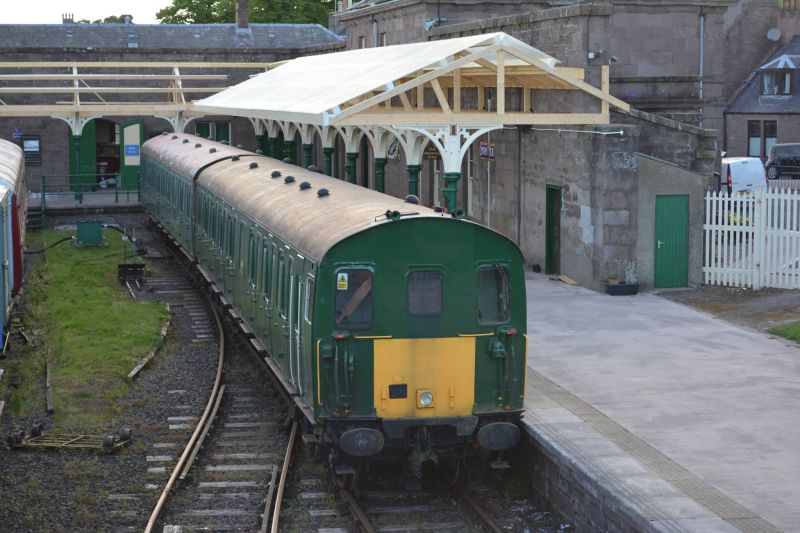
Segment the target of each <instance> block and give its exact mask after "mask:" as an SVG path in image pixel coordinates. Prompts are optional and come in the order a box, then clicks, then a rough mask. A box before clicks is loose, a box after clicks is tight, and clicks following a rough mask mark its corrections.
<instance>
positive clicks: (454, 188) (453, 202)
mask: <svg viewBox="0 0 800 533" xmlns="http://www.w3.org/2000/svg"><path fill="white" fill-rule="evenodd" d="M460 179H461V172H445V173H444V181H445V183H446V184H447V185H446V186H445V188H444V189H442V194H444V201H445V203H446V204H447V210H448V211H450V212H451V213H452V212H453V211H455V210H456V206H457V204H458V201H457V200H458V180H460Z"/></svg>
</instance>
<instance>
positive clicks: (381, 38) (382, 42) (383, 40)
mask: <svg viewBox="0 0 800 533" xmlns="http://www.w3.org/2000/svg"><path fill="white" fill-rule="evenodd" d="M378 46H386V32H385V31H384V32H382V33H381V34H380V35H379V36H378Z"/></svg>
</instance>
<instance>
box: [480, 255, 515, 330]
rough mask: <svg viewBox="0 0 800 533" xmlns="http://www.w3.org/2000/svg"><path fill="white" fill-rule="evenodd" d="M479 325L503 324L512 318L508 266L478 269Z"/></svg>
mask: <svg viewBox="0 0 800 533" xmlns="http://www.w3.org/2000/svg"><path fill="white" fill-rule="evenodd" d="M477 281H478V283H477V290H478V323H479V324H502V323H504V322H508V320H509V319H510V318H511V282H510V279H509V273H508V267H507V266H501V265H497V266H490V267H483V268H480V269H478V280H477Z"/></svg>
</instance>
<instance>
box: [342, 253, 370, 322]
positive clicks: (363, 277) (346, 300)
mask: <svg viewBox="0 0 800 533" xmlns="http://www.w3.org/2000/svg"><path fill="white" fill-rule="evenodd" d="M335 300H336V305H335V311H336V327H337V328H347V329H367V328H369V327H370V326H372V272H370V271H369V270H366V269H361V268H345V269H341V270H338V271H337V272H336V299H335Z"/></svg>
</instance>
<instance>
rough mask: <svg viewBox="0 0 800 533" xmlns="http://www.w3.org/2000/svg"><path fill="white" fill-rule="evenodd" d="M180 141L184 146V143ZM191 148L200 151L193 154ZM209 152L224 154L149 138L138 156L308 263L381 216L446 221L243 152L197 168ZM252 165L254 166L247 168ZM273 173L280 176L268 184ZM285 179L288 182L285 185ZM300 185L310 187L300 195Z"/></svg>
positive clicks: (383, 219)
mask: <svg viewBox="0 0 800 533" xmlns="http://www.w3.org/2000/svg"><path fill="white" fill-rule="evenodd" d="M184 139H188V140H189V142H188V143H184V142H183V140H184ZM197 143H200V144H201V145H202V146H201V147H200V148H197V149H196V148H194V145H195V144H197ZM212 147H214V148H217V150H218V151H217V152H216V153H217V154H219V155H222V154H227V153H228V152H227V151H225V148H227V147H226V146H225V145H221V144H219V143H215V142H212V141H208V140H205V139H201V138H199V137H195V136H193V135H186V134H179V135H163V136H160V137H156V138H153V139H151V140H149V141H147V142H146V143H145V144H144V150H143V152H144V154H146V155H150V156H154V157H158V158H159V159H161V160H162V161H166V162H167V163H168V164H170V165H171V166H173V168H176V169H184V171H182V173H183V174H184V175H187V176H196V177H197V181H198V183H200V184H202V185H203V186H204V187H206V188H207V189H209V190H210V191H211V192H213V193H215V194H217V195H218V196H220V197H221V198H224V199H225V200H226V201H228V202H230V203H231V205H233V206H235V207H236V208H237V209H239V210H240V211H241V212H243V213H245V214H246V215H248V216H249V217H250V218H252V219H253V220H255V221H257V222H258V223H260V224H262V225H263V226H264V227H266V228H268V229H269V230H270V231H271V232H273V233H274V234H275V235H277V236H278V237H280V238H281V239H283V240H284V241H285V242H287V243H290V244H292V246H294V247H295V248H296V249H297V250H298V251H299V252H300V253H302V254H303V255H304V256H305V257H307V258H309V259H311V260H312V261H319V260H320V259H322V257H323V256H324V255H325V253H326V252H327V251H328V250H329V249H330V248H331V247H333V246H334V245H335V244H336V243H338V242H340V241H342V240H344V239H346V238H347V237H349V236H351V235H354V234H356V233H359V232H361V231H363V230H365V229H367V228H370V227H374V226H376V225H380V224H385V223H391V220H390V219H389V218H388V217H387V216H386V213H387V211H397V212H399V213H401V214H403V217H402V220H407V219H410V218H420V217H428V218H434V217H435V218H442V217H443V216H446V217H447V218H450V216H449V215H443V214H442V213H439V212H437V211H434V210H433V209H430V208H427V207H424V206H421V205H416V204H409V203H406V202H405V201H404V200H402V199H400V198H395V197H394V196H389V195H387V194H383V193H380V192H377V191H373V190H371V189H367V188H365V187H361V186H359V185H355V184H352V183H348V182H346V181H343V180H340V179H336V178H332V177H330V176H326V175H324V174H320V173H318V172H313V171H310V170H306V169H303V168H300V167H297V166H294V165H290V164H288V163H283V162H281V161H278V160H276V159H272V158H269V157H265V156H261V155H257V154H253V153H252V152H245V153H246V154H247V155H248V157H242V158H240V159H238V160H236V161H234V160H233V159H232V158H231V157H230V156H227V157H225V158H219V159H216V160H215V161H212V162H210V163H207V164H205V165H203V163H204V162H207V161H208V160H209V159H211V158H209V157H207V156H208V155H213V154H209V153H208V151H209V148H212ZM238 152H244V151H242V150H239V151H238ZM230 155H235V154H233V153H231V154H230ZM193 156H195V157H197V159H192V158H193ZM190 161H191V162H192V163H189V162H190ZM170 162H173V163H170ZM254 163H255V164H256V165H257V166H256V167H255V168H251V165H253V164H254ZM192 171H196V172H197V174H194V173H192ZM275 171H278V172H280V175H279V176H277V177H274V178H273V177H271V176H272V174H273V173H274V172H275ZM288 176H292V177H293V178H294V180H293V181H290V182H288V183H287V177H288ZM304 182H305V183H308V184H309V185H310V187H309V188H307V189H301V184H302V183H304ZM322 189H327V191H328V194H327V196H319V195H318V193H319V192H320V191H321V190H322ZM459 222H461V223H464V224H472V223H471V222H468V221H459Z"/></svg>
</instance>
